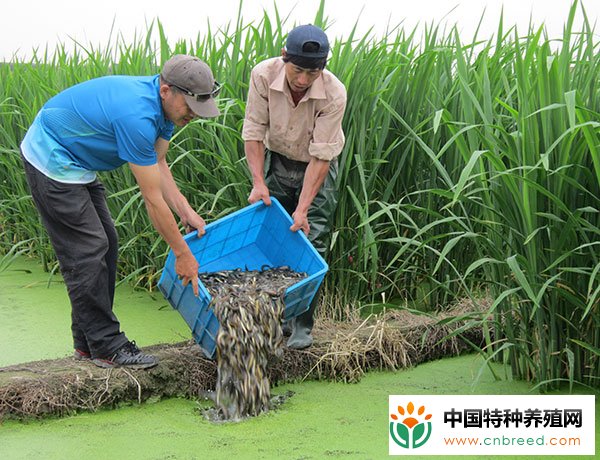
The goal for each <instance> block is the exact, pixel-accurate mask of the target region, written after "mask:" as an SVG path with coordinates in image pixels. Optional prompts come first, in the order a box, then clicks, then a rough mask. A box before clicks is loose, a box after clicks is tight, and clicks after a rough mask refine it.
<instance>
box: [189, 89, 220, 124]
mask: <svg viewBox="0 0 600 460" xmlns="http://www.w3.org/2000/svg"><path fill="white" fill-rule="evenodd" d="M183 96H184V97H185V100H186V102H187V103H188V105H189V106H190V109H192V111H193V112H194V113H195V114H196V115H198V116H199V117H204V118H214V117H218V116H219V115H221V112H220V111H219V109H218V107H217V103H216V102H215V100H214V99H213V98H212V97H209V98H208V99H207V100H205V101H197V100H196V98H195V97H192V96H188V95H186V94H184V95H183Z"/></svg>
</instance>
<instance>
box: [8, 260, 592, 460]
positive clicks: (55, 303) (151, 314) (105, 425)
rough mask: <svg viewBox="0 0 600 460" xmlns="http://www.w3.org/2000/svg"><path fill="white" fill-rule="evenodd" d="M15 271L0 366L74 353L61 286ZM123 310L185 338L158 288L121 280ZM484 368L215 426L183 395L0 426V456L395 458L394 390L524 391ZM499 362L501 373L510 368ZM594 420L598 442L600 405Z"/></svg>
mask: <svg viewBox="0 0 600 460" xmlns="http://www.w3.org/2000/svg"><path fill="white" fill-rule="evenodd" d="M12 268H13V269H26V270H29V271H30V273H25V272H15V271H12V272H4V273H2V274H0V315H1V316H0V317H1V318H2V321H0V349H1V350H2V353H1V354H0V360H1V362H0V366H5V365H8V364H14V363H18V362H24V361H29V360H33V359H43V358H56V357H62V356H65V355H67V354H69V353H70V352H71V343H70V330H69V306H68V300H67V297H66V293H65V292H64V285H62V283H60V282H59V278H58V277H55V278H54V279H55V281H56V282H53V283H51V286H50V288H49V289H47V288H46V282H47V280H48V275H47V274H45V273H42V272H41V270H40V269H39V267H38V266H37V264H36V263H35V262H32V261H26V260H19V262H18V263H17V264H16V265H13V267H12ZM116 305H117V306H116V309H117V314H118V315H119V318H120V319H121V323H122V326H123V328H124V329H125V330H126V331H127V333H128V334H129V335H132V338H134V339H136V340H137V341H138V343H140V344H142V345H149V344H151V343H159V342H174V341H179V340H183V339H187V338H189V334H190V333H189V329H188V328H187V325H185V323H184V322H183V320H181V319H180V317H179V314H178V313H177V312H175V311H172V310H170V307H169V308H163V307H164V306H165V305H167V303H166V301H164V300H163V299H162V298H161V297H160V294H155V295H149V294H147V293H140V292H134V291H132V290H131V289H129V288H127V287H121V288H120V289H118V293H117V301H116ZM133 334H135V335H133ZM482 364H483V362H482V360H481V358H479V357H478V356H476V355H469V356H463V357H459V358H447V359H443V360H440V361H435V362H431V363H427V364H423V365H420V366H418V367H417V368H414V369H410V370H404V371H399V372H381V373H368V374H367V375H365V377H364V378H363V379H362V380H361V382H360V383H358V384H352V385H349V384H343V383H333V382H312V381H311V382H303V383H294V384H288V385H283V386H279V387H275V388H274V389H273V394H275V395H282V396H284V395H289V394H290V393H289V392H293V395H292V396H291V397H289V398H288V399H287V400H286V401H285V403H284V404H283V405H281V406H280V408H279V409H278V410H276V411H271V412H268V413H266V414H263V415H260V416H258V417H255V418H252V419H249V420H246V421H244V422H242V423H225V424H214V423H211V422H209V421H207V420H205V419H204V418H203V417H202V416H201V415H200V413H201V411H202V410H203V409H205V408H206V407H205V404H207V403H204V402H200V403H198V402H195V401H191V400H185V399H170V400H165V401H160V402H155V403H145V404H142V405H138V404H132V405H128V406H124V407H121V408H119V409H115V410H103V411H99V412H97V413H82V414H78V415H76V416H72V417H67V418H63V419H48V420H42V421H31V422H27V423H19V422H14V421H8V422H5V423H3V424H2V425H0V459H2V460H4V459H7V460H17V459H44V460H46V459H48V460H51V459H60V460H70V459H91V460H96V459H99V460H101V459H111V460H112V459H124V460H128V459H136V460H137V459H206V458H210V459H211V460H212V459H227V460H231V459H234V458H235V459H240V460H245V459H248V460H250V459H252V460H254V459H315V460H316V459H337V458H339V459H385V458H390V457H389V456H388V444H387V443H388V431H387V430H388V426H387V421H388V395H390V394H457V395H458V394H526V393H528V392H529V387H528V386H527V385H526V384H525V383H523V382H511V381H506V380H505V381H501V382H497V381H494V379H493V377H492V375H491V373H490V372H489V371H488V370H484V371H483V372H482V374H481V376H480V377H479V378H478V374H479V371H480V369H481V366H482ZM495 368H496V372H497V373H499V374H500V375H504V372H505V370H504V369H503V368H501V367H499V366H495ZM475 381H477V382H476V383H475V384H474V382H475ZM596 420H597V428H596V438H597V439H600V432H599V429H598V421H600V411H599V410H598V405H596ZM406 458H408V457H406ZM413 458H426V457H413ZM430 458H437V459H440V458H445V457H439V456H438V457H430ZM446 458H456V457H446ZM471 458H474V459H476V458H482V457H476V456H474V457H471ZM495 458H498V459H510V458H518V457H510V456H498V457H495ZM527 458H529V459H531V458H534V457H527ZM539 458H540V459H548V458H552V457H539ZM569 458H571V459H573V458H588V459H590V458H592V457H569Z"/></svg>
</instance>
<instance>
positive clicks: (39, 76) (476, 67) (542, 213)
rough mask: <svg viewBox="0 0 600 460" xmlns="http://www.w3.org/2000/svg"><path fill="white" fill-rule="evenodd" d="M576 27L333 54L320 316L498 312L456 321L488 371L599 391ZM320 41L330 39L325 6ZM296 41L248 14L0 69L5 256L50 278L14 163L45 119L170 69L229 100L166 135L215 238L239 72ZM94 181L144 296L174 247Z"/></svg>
mask: <svg viewBox="0 0 600 460" xmlns="http://www.w3.org/2000/svg"><path fill="white" fill-rule="evenodd" d="M577 13H581V14H583V15H585V11H583V8H581V7H580V6H579V5H578V4H577V3H574V4H573V6H572V9H571V12H570V16H569V18H568V19H567V22H566V24H565V31H564V35H563V37H562V40H560V41H556V40H553V39H552V38H553V37H550V38H549V37H546V36H545V31H544V28H543V27H540V28H535V27H533V25H532V26H531V27H530V28H529V29H528V30H527V32H526V33H525V34H524V35H520V34H519V33H518V31H517V30H516V29H515V28H514V27H509V28H508V29H505V25H504V21H503V19H502V18H500V20H499V23H498V29H497V30H496V32H495V34H494V36H493V37H484V38H480V36H479V34H480V32H478V33H476V35H475V36H474V37H473V38H472V39H471V40H470V41H469V42H467V43H465V42H463V38H461V37H460V36H459V34H458V32H457V30H456V29H455V28H450V29H444V30H441V29H440V28H439V26H436V25H428V26H426V27H425V28H424V29H423V32H422V33H420V34H419V32H418V31H417V29H415V30H408V31H407V30H404V29H402V28H401V27H397V28H395V29H393V30H391V31H390V33H389V34H387V35H386V37H385V38H375V37H374V36H372V35H370V34H367V35H365V36H362V37H357V36H356V31H355V30H356V29H355V30H353V31H351V33H350V34H349V36H348V37H346V38H345V39H343V40H341V39H335V42H334V44H333V47H332V54H331V59H330V61H329V64H328V68H329V69H330V70H332V71H333V72H334V73H335V74H336V75H337V76H338V77H339V78H340V79H341V80H342V81H343V82H344V83H345V85H346V87H347V90H348V106H347V111H346V116H345V118H344V131H345V133H346V140H347V141H346V146H345V148H344V150H343V152H342V154H341V156H340V158H339V162H340V173H339V176H338V186H339V189H340V202H339V207H338V211H337V213H336V216H335V225H334V235H333V239H332V245H331V252H330V256H329V263H330V267H331V270H330V274H329V275H328V277H327V278H326V288H327V289H326V291H327V295H326V297H327V298H328V300H329V301H328V302H327V303H326V305H328V306H329V309H330V311H329V314H330V315H338V316H339V315H343V313H344V311H346V309H347V308H348V306H351V308H358V307H360V306H361V305H369V304H373V303H383V304H386V305H387V304H393V305H397V304H408V305H410V306H413V307H415V308H419V309H424V310H432V309H435V308H440V307H443V306H445V305H448V304H450V303H453V302H455V301H457V300H460V299H462V298H465V297H469V298H471V299H472V301H473V302H475V303H479V302H480V301H479V299H481V298H482V297H485V296H489V297H491V299H492V303H491V307H490V308H488V309H487V310H486V311H485V312H484V313H483V314H481V315H473V314H471V315H469V316H467V317H466V319H468V320H469V321H470V322H469V324H483V325H484V327H485V328H486V330H488V331H489V335H488V343H487V346H486V347H485V348H483V349H482V350H481V352H482V353H484V354H486V355H487V356H488V357H490V358H496V359H502V360H505V361H508V362H510V363H511V366H512V368H513V371H514V373H515V375H516V376H518V377H521V378H528V379H532V380H535V381H537V382H542V383H545V384H547V382H551V383H552V384H558V382H560V381H561V380H565V381H568V382H570V383H571V384H573V383H574V382H575V381H578V382H584V383H587V384H590V385H594V386H597V385H598V378H599V377H600V371H599V370H598V366H597V360H598V356H599V355H600V332H598V331H600V328H599V327H598V321H599V313H598V304H599V302H600V261H599V260H598V259H599V251H598V245H599V244H600V238H599V237H598V236H599V233H600V213H599V211H598V210H599V209H600V203H599V197H600V189H599V183H600V156H599V153H598V149H599V142H598V141H599V137H598V128H599V127H600V126H599V125H598V112H599V111H600V110H599V101H600V99H599V92H598V90H599V87H598V75H600V72H599V70H600V69H599V58H598V43H597V40H596V38H595V37H594V30H593V28H592V27H591V26H590V25H589V22H588V21H587V20H586V21H585V24H584V26H583V30H581V31H573V30H572V27H573V23H574V18H575V15H576V14H577ZM314 23H315V24H317V25H321V26H323V27H326V26H327V23H328V19H327V18H326V17H325V3H324V2H322V3H321V5H320V9H319V10H318V11H317V13H316V15H315V20H314ZM292 27H293V24H292V23H291V18H290V17H283V18H282V17H281V16H280V13H279V11H276V12H275V18H271V17H269V16H268V15H267V14H264V16H263V18H262V19H261V20H260V21H259V22H258V23H256V24H246V23H244V21H243V19H242V18H241V16H240V17H238V18H237V19H236V20H235V22H234V23H233V24H230V25H227V26H224V27H223V28H221V29H218V30H213V29H212V28H211V26H210V24H208V25H207V27H206V29H205V30H202V31H200V32H199V34H198V37H197V38H196V39H194V40H189V41H186V40H180V41H178V42H176V43H174V44H172V43H170V42H169V41H168V39H167V37H166V35H165V33H164V30H163V28H162V25H161V23H160V21H159V20H156V21H154V22H153V23H151V24H150V25H149V26H148V30H147V31H146V33H145V34H143V35H139V36H138V37H136V39H135V40H133V42H131V43H124V42H123V41H122V40H121V39H120V37H119V36H115V38H114V42H112V43H111V44H109V45H107V46H106V47H105V48H103V49H98V48H93V47H90V46H83V45H79V46H78V47H76V49H75V51H74V52H72V53H67V52H66V50H65V49H64V48H58V49H56V50H54V51H53V52H50V51H49V50H43V51H41V52H39V53H37V54H36V56H35V57H34V59H33V60H32V61H31V62H18V61H17V62H14V63H12V65H10V66H9V65H0V118H1V119H2V123H1V124H0V148H1V149H2V150H1V152H0V163H1V164H0V166H1V167H0V217H1V220H0V225H1V227H0V233H1V234H2V239H1V240H0V241H1V243H0V244H1V247H0V251H2V252H3V253H9V251H10V250H11V248H13V247H14V246H15V245H17V244H19V242H20V241H27V243H26V244H25V247H26V248H28V250H30V251H31V252H34V253H35V254H37V255H39V256H41V257H42V258H43V260H44V261H46V264H47V265H48V268H49V269H50V268H52V267H51V263H52V260H53V258H52V257H53V256H52V251H51V249H50V246H49V244H48V241H47V239H46V237H45V236H44V232H43V231H41V228H40V225H39V223H38V220H37V215H36V213H35V212H34V209H33V207H32V204H31V201H30V199H29V197H28V192H27V188H26V186H25V183H24V179H23V173H22V170H21V168H20V165H19V158H18V145H19V142H20V140H21V139H22V136H23V134H24V132H25V130H26V129H27V127H28V125H29V123H30V122H31V120H32V119H33V117H34V116H35V114H36V112H37V110H39V108H40V107H41V105H42V104H43V103H44V102H45V101H46V100H47V99H48V98H49V97H51V96H52V95H53V94H56V93H57V92H58V91H60V90H61V89H63V88H65V87H68V86H70V85H72V84H75V83H77V82H79V81H83V80H87V79H90V78H94V77H96V76H100V75H107V74H113V73H114V74H152V73H155V72H158V70H159V69H160V66H161V64H162V63H163V62H164V61H165V60H166V59H168V57H169V56H170V55H171V54H172V53H175V52H181V53H190V54H195V55H198V56H201V57H202V58H203V59H205V60H206V61H207V62H208V63H209V65H210V66H211V68H212V69H213V70H214V72H215V75H216V77H217V79H218V80H219V81H221V82H223V84H224V89H223V91H222V97H221V101H220V104H221V108H222V113H223V116H222V117H220V118H218V119H216V120H199V121H196V122H194V123H192V124H191V125H189V126H187V127H185V128H184V129H182V130H180V131H178V132H177V133H176V134H175V137H174V139H173V141H172V144H171V151H170V152H169V161H170V163H171V167H172V171H173V174H174V177H175V179H176V181H177V182H178V184H179V185H180V187H181V189H182V191H183V192H184V194H185V195H186V196H187V197H188V199H189V200H190V202H191V204H192V205H193V206H194V207H195V208H196V209H198V210H199V212H200V213H201V215H203V216H204V217H205V219H206V220H208V221H211V220H214V219H217V218H219V217H221V216H223V215H225V214H227V213H229V212H231V211H232V210H235V209H239V208H240V207H242V206H244V205H245V204H246V203H247V202H246V199H247V195H248V191H249V188H250V177H249V175H248V172H247V168H246V165H245V160H244V155H243V142H242V140H241V136H240V132H241V125H242V122H243V115H244V109H245V98H246V94H247V82H248V79H249V73H250V70H251V68H252V67H253V66H254V64H256V63H257V62H258V61H260V60H262V59H265V58H267V57H271V56H277V55H278V54H279V53H280V49H281V46H282V44H283V42H284V38H285V33H286V32H287V30H289V29H291V28H292ZM102 179H103V181H104V183H105V185H106V186H107V190H108V191H109V206H110V207H111V211H112V213H113V216H114V218H115V222H116V225H117V229H118V231H119V234H120V238H121V251H120V277H121V279H122V280H123V281H127V282H130V283H132V284H134V285H139V286H141V287H145V288H152V287H153V286H154V285H155V283H156V281H157V277H158V276H159V274H160V268H161V267H162V264H163V262H164V256H165V253H166V250H167V247H166V245H165V244H164V242H162V240H161V239H160V238H158V236H157V234H156V232H155V231H154V230H153V228H152V226H151V225H150V222H149V221H148V218H147V216H146V213H145V211H144V207H143V203H142V200H141V198H140V194H139V190H138V188H137V185H136V184H135V181H134V180H133V178H132V176H131V173H130V172H129V170H128V169H127V168H121V169H119V170H117V171H113V172H111V173H108V174H102ZM22 249H23V246H19V250H22ZM11 254H14V250H13V253H11ZM459 319H461V320H464V319H465V318H464V317H461V318H459Z"/></svg>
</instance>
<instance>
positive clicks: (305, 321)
mask: <svg viewBox="0 0 600 460" xmlns="http://www.w3.org/2000/svg"><path fill="white" fill-rule="evenodd" d="M320 292H321V290H320V289H319V291H317V293H316V294H315V296H314V297H313V299H312V302H311V303H310V307H309V308H308V310H306V311H305V312H304V313H302V314H301V315H298V316H296V317H295V318H294V319H293V320H292V321H291V323H292V335H291V336H290V338H289V339H288V341H287V346H288V348H294V349H296V350H303V349H305V348H308V347H310V346H311V345H312V343H313V337H312V334H311V332H312V328H313V325H314V323H315V321H314V318H313V315H314V313H315V309H316V308H317V304H318V303H319V299H320V298H321V296H320Z"/></svg>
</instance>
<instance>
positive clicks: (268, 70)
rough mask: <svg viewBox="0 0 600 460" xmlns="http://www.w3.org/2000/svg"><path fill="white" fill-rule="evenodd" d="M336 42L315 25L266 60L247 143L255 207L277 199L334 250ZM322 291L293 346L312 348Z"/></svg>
mask: <svg viewBox="0 0 600 460" xmlns="http://www.w3.org/2000/svg"><path fill="white" fill-rule="evenodd" d="M328 53H329V41H328V40H327V36H326V35H325V33H324V32H323V31H322V30H321V29H319V28H318V27H315V26H313V25H303V26H299V27H296V28H295V29H293V30H292V31H291V32H290V33H289V35H288V38H287V41H286V46H285V48H284V49H283V50H282V56H281V57H276V58H272V59H267V60H265V61H263V62H260V63H259V64H258V65H257V66H256V67H255V68H254V69H253V70H252V74H251V78H250V88H249V91H248V101H247V105H246V116H245V119H244V128H243V132H242V137H243V139H244V141H245V152H246V158H247V160H248V166H249V168H250V172H251V174H252V180H253V187H252V191H251V192H250V196H249V198H248V201H249V202H250V203H255V202H257V201H259V200H263V201H264V203H265V204H266V205H270V204H271V199H270V198H269V196H270V195H273V196H275V197H276V198H277V199H278V200H279V201H280V202H281V204H282V205H283V207H284V208H285V209H286V210H287V212H288V213H289V214H290V215H291V216H292V218H293V221H294V223H293V225H292V226H291V227H290V230H292V231H298V230H302V231H303V232H304V233H305V234H306V235H307V236H308V239H309V240H310V241H311V243H312V244H313V246H314V247H315V249H316V250H317V251H318V252H319V253H320V254H321V255H322V256H323V257H325V256H326V254H327V252H328V247H329V240H330V233H331V225H332V220H333V214H334V212H335V209H336V207H337V201H338V200H337V190H336V185H335V182H336V177H337V171H338V164H337V157H338V156H339V154H340V153H341V151H342V148H343V147H344V133H343V131H342V118H343V116H344V110H345V108H346V89H345V87H344V85H343V84H342V83H341V82H340V81H339V80H338V79H337V78H336V77H335V75H333V74H332V73H331V72H329V71H328V70H325V65H326V64H327V55H328ZM319 297H320V296H319V294H318V293H317V294H316V295H315V297H314V299H313V301H312V302H311V306H310V308H309V310H308V311H307V312H305V313H303V314H302V315H300V316H298V317H297V318H295V319H294V320H293V321H292V324H291V326H292V327H291V329H292V331H291V333H292V334H291V337H290V338H289V340H288V346H289V347H290V348H297V349H302V348H307V347H309V346H310V345H311V344H312V340H313V339H312V336H311V331H312V327H313V314H314V310H315V307H316V304H317V303H318V299H319Z"/></svg>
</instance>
